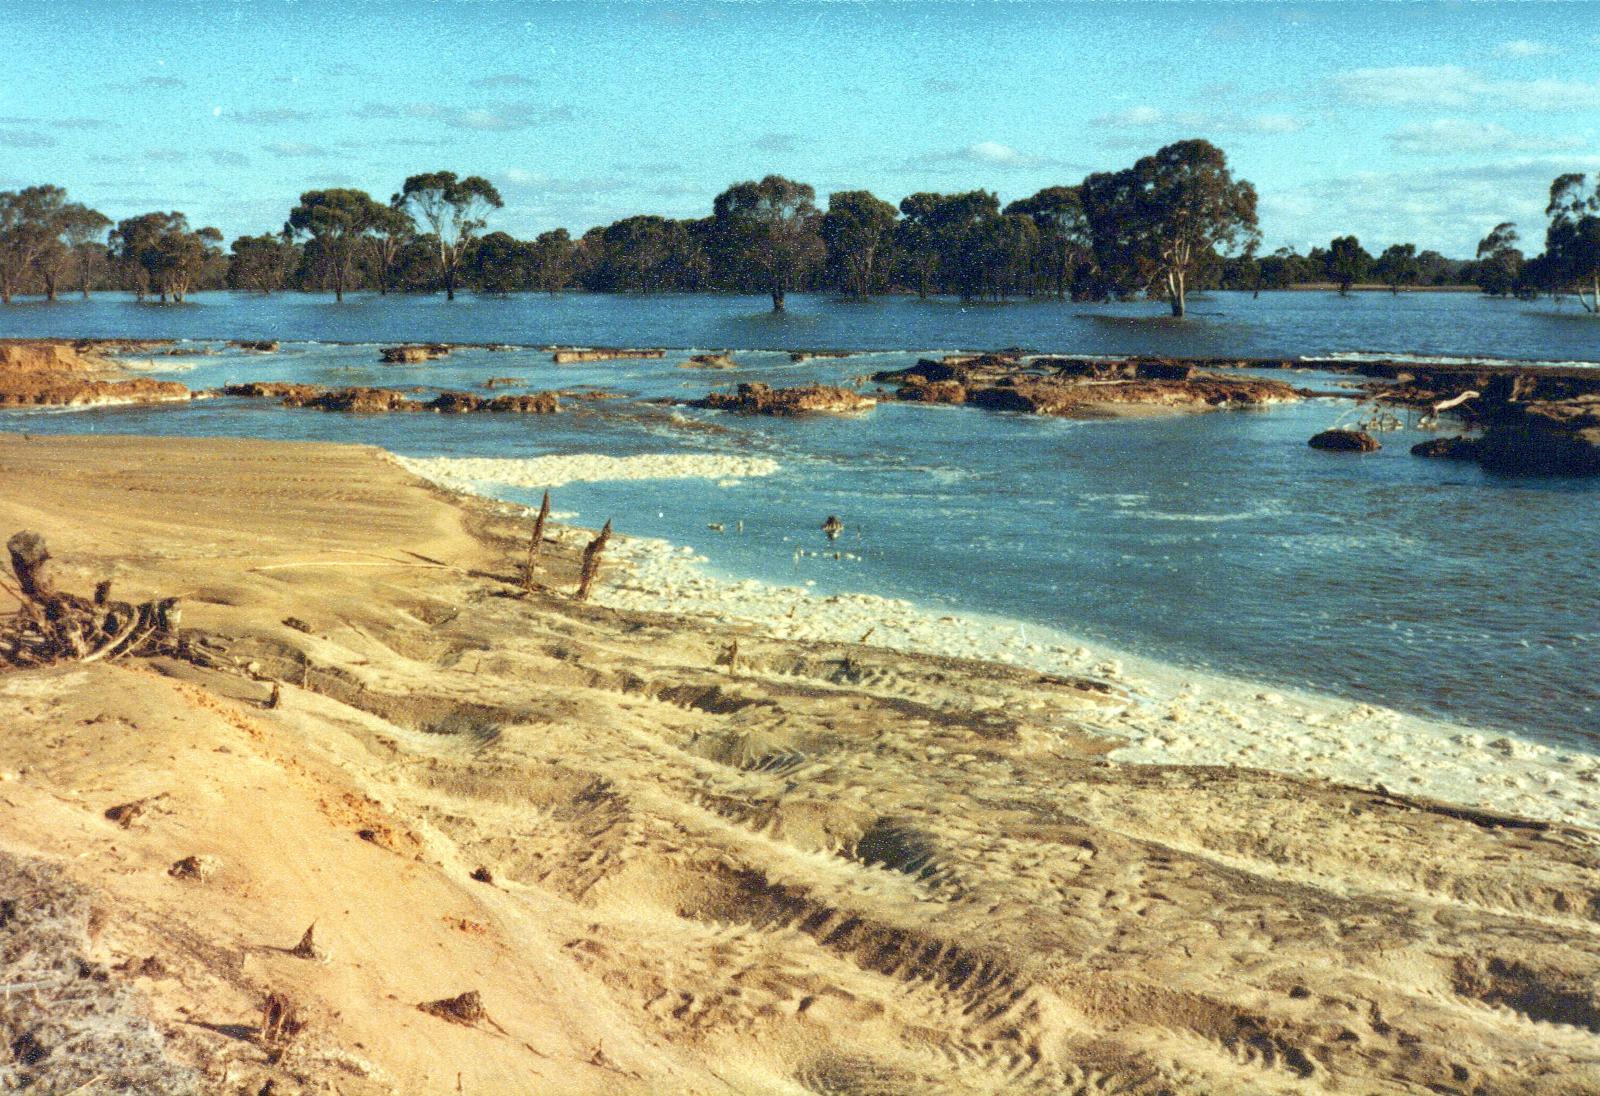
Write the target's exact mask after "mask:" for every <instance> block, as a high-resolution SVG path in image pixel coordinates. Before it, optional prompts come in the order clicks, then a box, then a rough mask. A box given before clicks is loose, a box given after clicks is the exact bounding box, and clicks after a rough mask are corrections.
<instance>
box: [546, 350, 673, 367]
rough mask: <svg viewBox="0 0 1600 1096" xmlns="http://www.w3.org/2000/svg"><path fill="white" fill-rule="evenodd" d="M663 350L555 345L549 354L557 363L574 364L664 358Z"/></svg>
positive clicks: (664, 352)
mask: <svg viewBox="0 0 1600 1096" xmlns="http://www.w3.org/2000/svg"><path fill="white" fill-rule="evenodd" d="M666 356H667V352H666V351H665V350H658V349H654V348H651V349H647V350H639V349H630V348H628V347H621V346H564V347H557V348H556V349H555V350H553V351H552V352H551V354H550V360H551V361H553V362H555V363H556V364H557V365H574V364H576V363H578V362H610V361H625V360H629V359H633V358H664V357H666Z"/></svg>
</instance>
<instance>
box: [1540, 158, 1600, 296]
mask: <svg viewBox="0 0 1600 1096" xmlns="http://www.w3.org/2000/svg"><path fill="white" fill-rule="evenodd" d="M1545 214H1546V215H1547V216H1548V217H1549V218H1550V227H1549V228H1548V229H1547V230H1546V232H1545V238H1544V252H1545V268H1544V269H1545V277H1546V278H1547V279H1548V280H1549V281H1550V282H1551V283H1552V288H1553V289H1554V290H1555V291H1556V292H1557V293H1570V294H1572V295H1573V296H1574V297H1576V298H1577V300H1578V303H1579V304H1580V305H1582V306H1583V308H1584V310H1585V311H1586V312H1595V313H1600V176H1597V177H1596V179H1595V185H1594V186H1593V187H1592V188H1590V187H1589V186H1588V183H1587V179H1586V177H1585V176H1583V175H1579V174H1570V175H1562V176H1560V177H1558V178H1557V179H1556V181H1555V182H1553V183H1551V184H1550V204H1549V205H1548V206H1547V207H1546V208H1545Z"/></svg>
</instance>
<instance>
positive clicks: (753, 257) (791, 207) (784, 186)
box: [712, 175, 823, 312]
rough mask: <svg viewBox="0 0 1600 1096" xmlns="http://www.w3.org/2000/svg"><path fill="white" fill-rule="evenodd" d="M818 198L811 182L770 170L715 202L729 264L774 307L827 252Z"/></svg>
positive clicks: (779, 305) (718, 229)
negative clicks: (770, 299) (757, 179)
mask: <svg viewBox="0 0 1600 1096" xmlns="http://www.w3.org/2000/svg"><path fill="white" fill-rule="evenodd" d="M816 197H817V194H816V191H815V190H813V189H812V188H811V187H810V186H807V185H806V184H805V183H797V182H794V181H793V180H792V179H785V178H784V177H783V176H781V175H768V176H767V177H766V178H764V179H762V180H761V181H760V182H744V183H736V184H734V185H733V186H731V187H729V188H728V189H727V190H725V191H723V192H722V193H721V194H719V195H717V198H716V201H715V202H714V203H713V205H712V217H713V219H714V222H715V228H716V236H717V240H718V243H719V245H720V249H721V251H722V257H723V259H724V261H725V263H726V264H727V266H728V268H729V269H731V270H732V271H734V272H735V273H736V276H737V277H738V279H739V280H740V282H742V283H744V284H746V285H749V286H751V287H752V288H760V289H762V290H765V291H766V292H767V293H768V294H769V295H770V296H771V298H772V310H773V311H774V312H782V311H783V309H784V299H785V297H786V296H787V294H788V292H789V290H791V289H794V288H797V287H798V286H799V285H800V284H801V283H802V281H803V280H804V278H805V276H806V274H807V273H809V271H810V270H811V268H812V267H813V266H815V265H816V263H817V262H818V261H819V260H821V258H822V256H823V244H822V237H821V236H820V235H819V234H818V231H817V223H818V221H819V219H820V215H819V214H818V213H817V207H816Z"/></svg>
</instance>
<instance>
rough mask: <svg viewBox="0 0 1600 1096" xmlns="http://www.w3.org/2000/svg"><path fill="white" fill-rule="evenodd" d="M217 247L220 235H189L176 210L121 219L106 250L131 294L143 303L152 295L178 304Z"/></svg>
mask: <svg viewBox="0 0 1600 1096" xmlns="http://www.w3.org/2000/svg"><path fill="white" fill-rule="evenodd" d="M221 242H222V233H221V232H219V231H217V230H216V229H215V228H210V227H206V228H200V229H191V228H190V227H189V219H188V218H187V217H185V216H184V215H183V214H182V213H179V212H177V211H176V210H174V211H173V212H170V213H159V212H158V213H144V214H140V215H139V216H137V217H129V218H126V219H125V220H122V221H119V222H117V227H116V228H115V229H113V230H112V233H111V250H112V252H113V253H114V254H115V255H116V257H117V259H118V261H119V263H120V264H121V265H122V267H123V270H124V271H125V272H126V274H127V276H128V279H129V281H130V283H131V285H132V287H133V290H134V292H135V294H136V295H137V296H138V297H139V299H140V300H143V299H144V298H145V296H147V295H148V294H149V293H150V292H152V291H154V292H155V293H156V294H157V296H158V297H159V299H160V300H161V301H162V302H163V303H165V302H166V300H167V299H168V298H169V297H170V298H171V299H172V300H173V301H174V302H176V303H179V304H181V303H183V301H184V299H185V298H186V297H187V296H188V295H189V290H190V288H191V287H192V286H193V284H194V282H195V280H196V279H198V278H199V277H200V274H201V272H202V271H203V270H204V269H205V266H206V263H207V261H208V260H210V259H211V258H213V257H214V256H215V255H217V254H218V251H219V249H218V246H217V245H219V244H220V243H221Z"/></svg>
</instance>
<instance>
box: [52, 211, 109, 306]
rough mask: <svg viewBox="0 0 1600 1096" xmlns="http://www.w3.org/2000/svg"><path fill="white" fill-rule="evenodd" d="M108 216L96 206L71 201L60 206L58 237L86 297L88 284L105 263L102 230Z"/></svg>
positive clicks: (97, 274) (103, 233) (86, 297)
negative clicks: (70, 260) (64, 246)
mask: <svg viewBox="0 0 1600 1096" xmlns="http://www.w3.org/2000/svg"><path fill="white" fill-rule="evenodd" d="M110 228H111V218H110V217H107V216H106V215H105V214H104V213H101V212H100V211H99V210H97V209H90V208H89V207H88V206H86V205H81V204H78V203H73V204H71V205H69V206H67V207H65V208H64V209H63V210H62V217H61V240H62V242H63V243H64V244H65V245H66V248H67V251H68V252H70V253H71V255H72V267H73V270H74V272H75V273H76V274H77V278H78V290H79V292H81V293H82V294H83V299H84V300H88V299H89V287H90V286H91V285H92V284H93V283H94V281H95V279H96V278H97V277H99V275H100V272H101V271H103V270H104V269H105V265H106V232H107V231H108V230H109V229H110Z"/></svg>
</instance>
